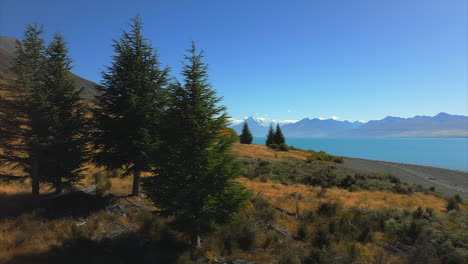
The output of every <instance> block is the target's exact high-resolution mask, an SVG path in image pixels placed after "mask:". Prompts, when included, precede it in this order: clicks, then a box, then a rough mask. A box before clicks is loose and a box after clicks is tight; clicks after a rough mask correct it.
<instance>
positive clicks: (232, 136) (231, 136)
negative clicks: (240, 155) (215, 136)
mask: <svg viewBox="0 0 468 264" xmlns="http://www.w3.org/2000/svg"><path fill="white" fill-rule="evenodd" d="M221 133H222V134H223V135H225V136H226V138H227V139H228V141H229V142H230V143H235V142H237V141H239V136H238V135H237V132H236V131H235V130H234V129H232V128H230V127H225V128H223V129H222V130H221Z"/></svg>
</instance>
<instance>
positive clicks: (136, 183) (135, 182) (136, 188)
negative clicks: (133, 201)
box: [132, 169, 141, 196]
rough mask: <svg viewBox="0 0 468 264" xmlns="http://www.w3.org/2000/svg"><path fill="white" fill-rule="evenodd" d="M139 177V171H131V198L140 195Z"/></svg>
mask: <svg viewBox="0 0 468 264" xmlns="http://www.w3.org/2000/svg"><path fill="white" fill-rule="evenodd" d="M140 176H141V171H140V170H138V169H135V170H134V171H133V188H132V196H138V195H140Z"/></svg>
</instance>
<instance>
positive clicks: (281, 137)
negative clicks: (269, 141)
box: [273, 123, 286, 145]
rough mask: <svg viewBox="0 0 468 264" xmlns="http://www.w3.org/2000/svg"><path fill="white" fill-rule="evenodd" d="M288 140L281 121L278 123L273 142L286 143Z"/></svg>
mask: <svg viewBox="0 0 468 264" xmlns="http://www.w3.org/2000/svg"><path fill="white" fill-rule="evenodd" d="M285 142H286V140H285V138H284V135H283V132H281V128H280V125H279V123H277V124H276V130H275V132H274V134H273V143H275V144H277V145H281V144H284V143H285Z"/></svg>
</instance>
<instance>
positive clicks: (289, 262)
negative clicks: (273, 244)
mask: <svg viewBox="0 0 468 264" xmlns="http://www.w3.org/2000/svg"><path fill="white" fill-rule="evenodd" d="M300 263H301V260H300V259H299V257H297V256H296V255H294V254H293V253H291V252H290V251H285V252H283V253H282V254H281V256H280V258H279V260H278V264H300Z"/></svg>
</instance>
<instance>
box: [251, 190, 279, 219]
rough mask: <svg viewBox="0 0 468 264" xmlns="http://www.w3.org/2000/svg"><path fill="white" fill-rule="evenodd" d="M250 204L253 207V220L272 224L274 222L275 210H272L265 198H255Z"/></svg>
mask: <svg viewBox="0 0 468 264" xmlns="http://www.w3.org/2000/svg"><path fill="white" fill-rule="evenodd" d="M252 203H253V205H254V207H255V213H254V216H255V218H257V219H260V220H263V221H265V222H272V221H274V220H275V217H276V212H275V209H273V207H272V206H271V205H270V203H269V202H268V201H267V200H266V199H265V198H263V197H261V196H257V197H255V198H254V199H252Z"/></svg>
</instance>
